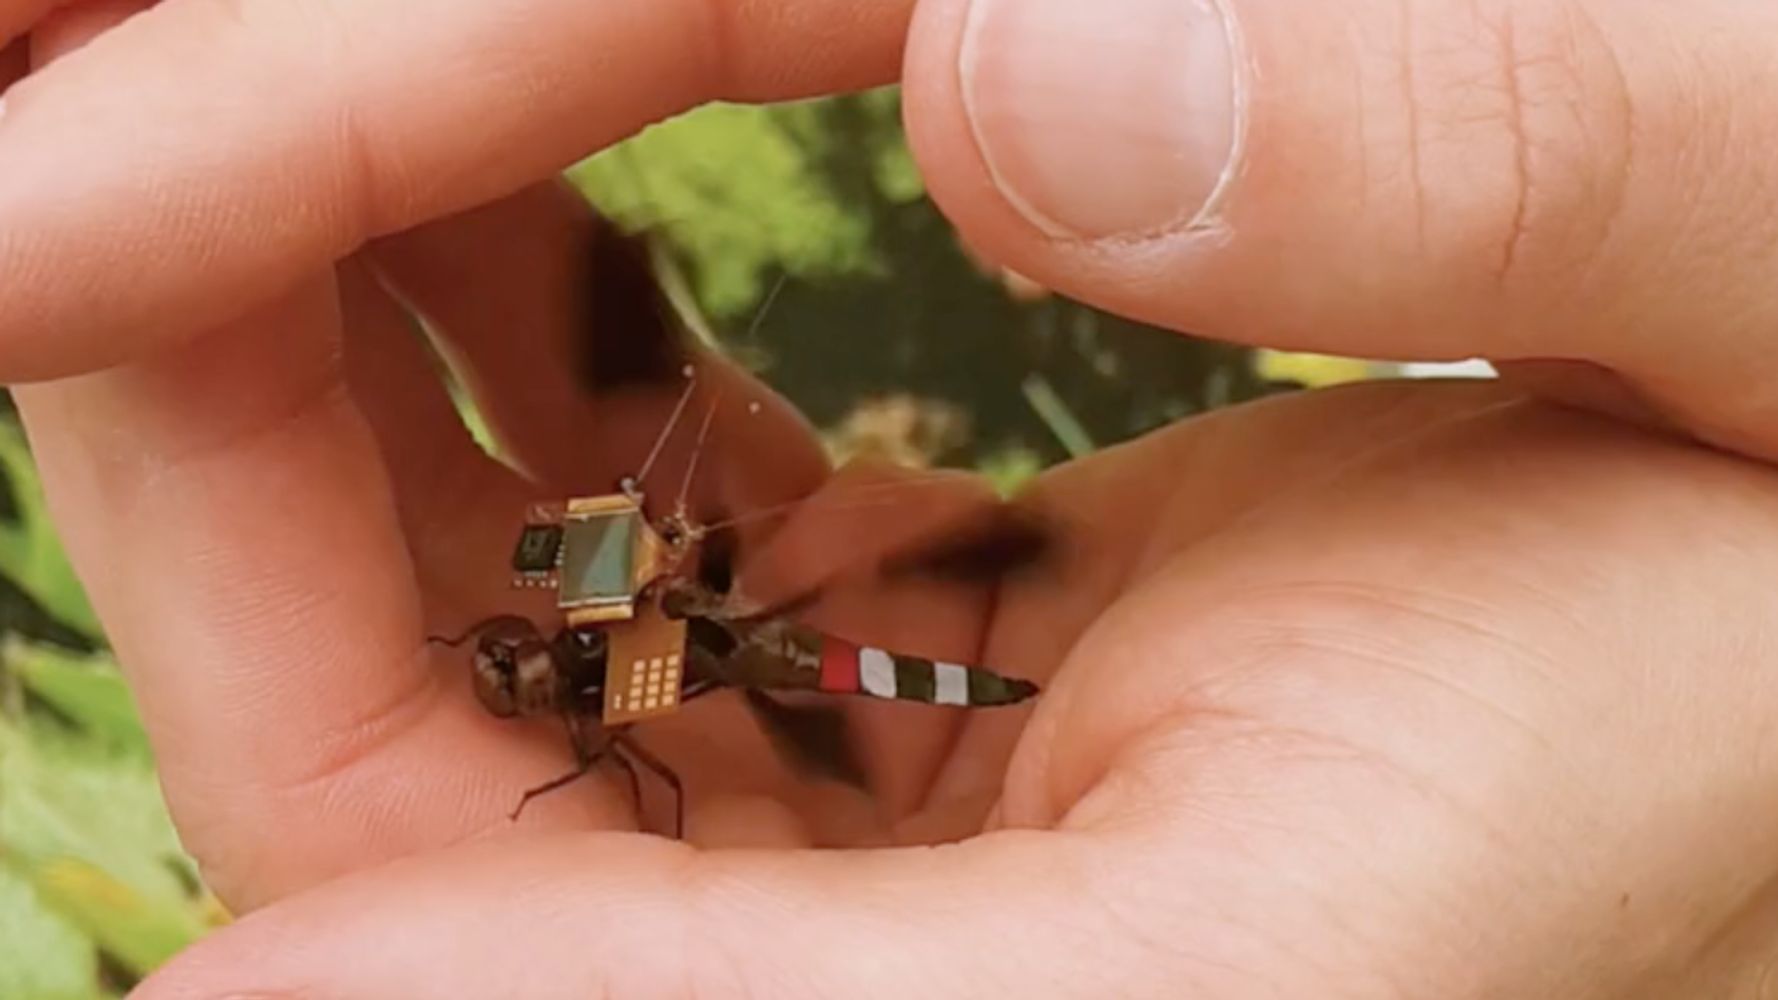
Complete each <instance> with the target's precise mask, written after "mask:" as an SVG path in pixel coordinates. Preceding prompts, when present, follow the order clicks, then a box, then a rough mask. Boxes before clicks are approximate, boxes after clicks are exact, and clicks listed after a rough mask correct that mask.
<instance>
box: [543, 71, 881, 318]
mask: <svg viewBox="0 0 1778 1000" xmlns="http://www.w3.org/2000/svg"><path fill="white" fill-rule="evenodd" d="M821 113H822V106H817V105H811V104H806V103H805V104H786V105H774V106H770V107H757V106H744V105H734V104H711V105H706V106H704V107H702V108H699V109H698V110H696V111H693V112H690V113H689V114H685V115H682V116H680V117H678V118H675V119H672V120H670V121H668V122H665V123H662V124H660V125H656V126H654V127H653V128H651V129H648V130H647V131H645V132H643V133H642V134H641V135H638V136H636V137H634V138H632V139H630V140H628V141H626V142H623V143H620V144H619V145H617V146H614V147H612V148H611V149H608V150H606V151H604V152H602V153H599V154H598V155H596V156H594V157H592V158H591V159H589V160H586V161H585V162H583V163H581V164H579V165H578V166H576V167H575V168H574V169H572V170H571V171H569V175H568V176H569V178H570V179H571V180H572V181H574V182H575V183H576V184H577V185H578V186H579V187H580V189H581V190H582V191H584V192H585V193H586V194H587V195H588V196H589V197H590V198H591V199H592V200H593V202H594V203H596V204H597V205H598V206H599V208H600V210H601V211H602V212H604V213H605V214H607V215H609V216H611V217H612V218H614V219H617V220H618V221H619V222H621V223H623V224H624V225H626V226H628V227H630V228H640V229H653V230H657V231H661V232H664V233H665V234H666V235H667V236H668V237H669V238H670V239H671V241H672V243H673V245H674V246H675V248H677V249H678V250H679V251H680V252H681V253H683V254H684V255H686V257H687V258H688V259H689V263H690V265H691V270H692V271H693V273H694V284H695V286H696V291H697V299H698V301H699V302H700V303H701V304H702V305H703V307H704V308H705V309H706V310H708V311H709V312H710V313H711V314H712V316H714V317H716V318H721V319H732V318H734V317H736V316H738V315H744V314H745V313H746V312H747V311H748V310H750V309H752V308H753V307H754V306H756V305H757V304H758V302H759V301H760V299H761V298H762V297H763V295H764V290H765V289H764V285H765V281H766V275H767V274H768V273H769V272H771V271H775V270H783V271H787V272H789V273H791V274H795V275H798V276H803V277H813V276H822V275H836V274H849V273H857V272H862V271H867V270H869V269H871V268H873V267H877V266H879V265H880V262H879V261H878V260H877V257H876V254H875V252H874V250H873V248H872V243H871V220H870V219H869V218H868V217H865V216H863V215H861V214H860V213H858V212H856V211H855V210H853V209H852V208H851V206H849V205H848V204H847V203H846V202H844V201H843V200H842V199H841V198H839V197H838V196H837V195H836V194H835V193H834V192H833V191H831V190H830V189H829V187H828V186H827V185H826V183H825V182H824V180H823V173H822V171H821V169H820V165H819V163H818V162H817V161H818V158H819V156H820V155H821V153H822V147H821V146H820V145H817V144H815V142H814V141H812V139H813V140H821V141H824V142H827V143H831V142H833V141H834V140H833V138H832V137H831V136H826V135H825V134H824V133H823V132H822V130H821V129H820V128H819V124H820V115H821Z"/></svg>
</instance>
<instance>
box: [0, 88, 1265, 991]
mask: <svg viewBox="0 0 1778 1000" xmlns="http://www.w3.org/2000/svg"><path fill="white" fill-rule="evenodd" d="M899 113H900V112H899V106H898V95H897V93H896V92H895V91H893V90H884V91H878V92H873V93H868V94H862V95H855V96H852V97H847V98H841V99H836V100H826V101H816V102H808V103H802V104H795V105H786V106H777V107H770V108H753V107H734V106H723V105H718V106H712V107H708V108H705V109H703V110H700V111H698V112H696V113H693V114H691V115H687V116H684V117H682V118H680V119H677V120H675V121H672V122H668V123H666V124H663V125H660V126H657V127H655V128H653V129H650V130H648V131H647V132H645V133H643V134H642V135H640V136H638V137H636V138H635V139H633V140H631V141H629V142H626V143H623V144H622V145H620V146H618V147H615V148H613V149H611V150H608V151H606V152H604V153H602V154H600V155H597V156H595V157H593V158H592V159H590V160H588V161H587V162H586V163H584V164H582V165H580V166H579V167H577V168H576V169H575V170H574V171H573V172H572V174H571V176H572V177H573V178H574V179H575V180H576V181H577V182H578V183H579V184H580V185H581V186H582V188H583V189H584V190H585V191H586V192H587V193H588V194H589V196H590V197H591V198H592V199H593V201H594V202H595V203H596V204H598V205H599V206H600V207H601V208H602V209H603V210H605V211H606V212H607V213H609V214H611V215H612V216H614V217H616V218H617V219H619V220H620V221H622V222H624V223H626V224H628V225H630V226H632V227H636V228H647V229H651V230H653V231H654V232H655V233H657V234H658V235H659V236H660V237H661V240H660V245H659V247H658V249H659V250H660V251H661V253H662V256H663V262H664V263H665V264H667V265H668V267H667V270H666V271H665V272H664V275H665V278H664V280H665V281H666V282H667V283H668V285H669V287H670V289H671V290H674V291H676V292H677V293H678V297H679V299H680V301H681V302H682V303H683V304H684V305H685V306H686V307H687V308H688V310H689V311H691V312H693V313H695V314H697V315H698V316H699V317H701V318H702V319H703V320H704V321H706V322H705V324H704V325H705V326H706V327H707V329H706V331H705V332H706V333H707V335H709V336H712V337H714V338H716V339H718V340H720V341H721V343H722V344H723V345H724V346H725V347H726V348H727V349H728V350H729V351H730V352H731V353H733V354H734V355H735V356H737V357H738V358H740V359H741V360H743V361H744V362H746V363H748V364H750V365H752V366H754V367H755V368H757V369H758V370H760V371H761V372H762V373H763V375H764V376H765V377H766V378H767V379H768V381H770V382H772V383H773V384H775V385H776V386H777V387H778V388H779V389H780V390H782V391H784V392H785V393H786V394H787V395H788V396H789V397H790V398H791V399H792V400H794V401H795V402H796V403H797V404H798V405H800V406H801V407H803V409H804V410H805V412H806V413H807V414H808V415H809V416H810V418H811V419H812V420H813V422H814V423H815V424H816V425H817V426H819V427H821V428H823V429H824V430H825V431H826V433H827V434H828V436H829V439H830V442H831V443H832V445H833V449H834V451H835V452H836V453H837V454H839V455H841V456H844V455H847V454H854V453H858V452H863V451H874V452H881V453H887V454H890V455H892V456H894V457H898V458H901V459H903V460H906V461H912V462H916V463H921V462H950V463H956V464H965V465H970V466H973V467H975V468H977V469H979V470H981V471H982V472H983V473H984V474H986V475H987V476H988V477H989V478H990V479H991V480H992V481H993V482H994V483H995V485H996V486H997V487H999V488H1000V489H1001V490H1002V491H1004V492H1008V493H1010V492H1013V491H1015V490H1016V489H1017V488H1018V487H1019V486H1020V485H1021V484H1022V483H1024V482H1026V481H1027V480H1029V479H1030V478H1031V477H1032V476H1034V475H1035V474H1037V473H1038V472H1039V471H1040V470H1041V469H1042V468H1043V467H1044V466H1045V465H1047V464H1050V463H1052V462H1054V461H1057V460H1060V459H1062V458H1065V457H1067V456H1069V455H1071V454H1078V453H1081V452H1083V451H1086V450H1090V449H1091V448H1093V447H1095V446H1102V445H1105V444H1108V443H1111V442H1114V441H1118V440H1122V439H1124V438H1127V437H1130V436H1133V435H1135V434H1138V433H1140V432H1142V431H1145V430H1147V429H1149V428H1152V427H1154V426H1157V425H1159V424H1161V423H1164V422H1167V421H1169V420H1172V419H1174V418H1177V417H1179V416H1182V415H1185V414H1188V413H1191V412H1194V411H1197V410H1201V409H1205V408H1208V407H1210V406H1214V405H1218V404H1221V403H1224V402H1228V401H1231V400H1234V399H1238V398H1243V397H1246V396H1251V395H1254V394H1256V393H1258V392H1261V391H1264V390H1265V389H1266V384H1265V383H1264V382H1263V381H1262V380H1261V378H1260V377H1258V376H1256V375H1255V374H1254V372H1253V370H1252V368H1251V366H1250V365H1249V364H1248V361H1247V357H1246V355H1245V353H1244V352H1242V351H1240V350H1237V349H1234V348H1230V347H1225V346H1221V345H1214V344H1207V343H1202V342H1197V341H1192V340H1188V339H1186V338H1182V337H1180V336H1178V335H1176V334H1172V333H1167V332H1162V331H1157V330H1153V329H1149V328H1147V327H1143V326H1141V325H1139V324H1135V323H1131V322H1128V321H1126V320H1122V319H1118V318H1116V317H1112V316H1108V315H1106V314H1103V313H1100V312H1097V311H1095V310H1092V309H1089V308H1086V307H1084V306H1081V305H1078V304H1076V303H1072V302H1068V301H1066V300H1063V299H1061V298H1059V297H1056V296H1053V295H1050V294H1048V293H1047V292H1045V291H1044V290H1042V289H1039V288H1035V287H1034V286H1031V285H1030V284H1029V283H1028V282H1025V281H1023V280H1022V279H1020V278H1019V277H1018V276H1016V275H1012V274H1009V273H1006V272H1004V271H1001V270H1000V269H998V268H996V267H994V266H993V265H991V264H988V263H985V262H983V261H980V260H978V259H977V258H976V257H975V256H974V255H972V254H971V253H970V252H969V251H968V250H967V248H965V247H964V246H963V245H962V244H961V243H959V241H958V239H957V236H956V234H955V232H954V231H953V230H952V229H951V227H950V225H949V224H948V223H947V222H946V221H945V219H944V218H943V216H942V215H940V214H939V213H938V211H937V210H936V209H935V208H934V207H933V206H932V204H931V203H930V202H929V201H927V200H926V198H925V197H924V192H923V190H922V186H921V183H920V178H919V175H918V174H917V172H916V171H915V169H914V166H913V161H912V159H911V157H910V156H909V154H908V151H907V148H906V146H905V145H904V143H903V141H902V136H901V130H900V125H899ZM768 303H769V308H767V306H768ZM218 919H220V912H219V910H218V908H217V907H216V905H215V903H214V901H213V900H211V899H210V898H209V897H208V896H207V895H206V894H205V893H204V892H203V890H202V889H201V886H200V885H199V882H198V879H197V876H196V871H195V868H194V866H193V865H192V863H191V861H190V860H189V859H188V858H186V857H185V855H184V854H183V853H182V852H181V851H180V848H179V845H178V841H177V839H176V837H175V835H174V833H173V829H172V826H171V823H170V822H169V820H168V817H167V815H166V812H165V809H164V807H163V805H162V803H161V799H160V796H159V793H158V788H157V786H156V783H155V779H154V772H153V766H152V761H151V758H150V754H149V749H148V744H147V741H146V738H145V737H144V735H143V732H142V728H141V725H140V723H139V722H138V720H137V717H136V714H135V711H134V708H133V705H132V702H131V700H130V695H129V693H128V691H127V690H126V688H125V687H124V685H123V682H122V680H121V678H120V677H119V675H118V672H117V670H116V668H115V666H114V664H113V663H112V662H111V660H110V659H109V657H108V656H107V655H106V653H105V652H104V650H103V638H102V635H101V633H100V629H99V624H98V621H97V619H96V618H95V617H94V614H93V611H92V608H91V607H90V606H89V605H88V603H87V601H86V599H85V597H84V595H83V594H82V592H81V588H80V586H79V584H78V582H77V581H76V579H75V577H74V575H73V573H72V571H71V570H70V569H69V566H68V562H67V560H66V558H65V557H64V555H63V553H62V549H61V547H60V546H59V544H58V543H57V541H56V537H55V534H54V532H53V531H52V529H51V526H50V524H49V522H48V520H47V518H46V515H45V511H44V501H43V496H42V492H41V490H40V488H39V486H38V480H37V476H36V473H35V471H34V470H33V468H32V465H31V462H30V456H29V453H28V449H27V446H26V442H25V437H24V434H23V432H22V431H21V429H20V427H19V425H18V422H17V418H16V416H14V415H12V414H11V413H10V411H8V412H7V413H4V414H0V998H4V1000H76V998H78V1000H89V998H96V997H105V996H115V995H117V994H118V993H119V992H120V991H121V990H123V989H125V988H127V987H128V986H129V985H130V984H132V983H133V982H135V981H136V980H137V979H138V978H139V977H141V976H142V975H143V974H145V973H146V972H147V971H149V970H151V969H152V968H154V967H155V966H156V965H157V964H158V963H160V962H161V961H163V960H164V959H165V958H166V957H167V956H169V955H170V954H172V953H173V952H175V951H177V950H178V949H179V948H181V947H183V946H184V945H185V944H187V943H189V942H190V941H192V940H193V939H195V938H196V937H197V936H198V935H200V934H201V933H203V932H204V930H205V929H206V928H207V927H208V926H210V925H211V924H213V923H214V922H216V921H217V920H218Z"/></svg>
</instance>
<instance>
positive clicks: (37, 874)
mask: <svg viewBox="0 0 1778 1000" xmlns="http://www.w3.org/2000/svg"><path fill="white" fill-rule="evenodd" d="M31 881H32V884H33V885H34V886H35V887H36V889H37V894H38V895H39V896H40V897H42V898H43V899H44V900H45V901H46V902H47V903H48V904H49V905H50V906H51V907H53V908H54V909H55V910H56V911H57V912H58V913H61V914H62V915H64V916H65V917H67V918H68V919H69V920H70V921H71V922H72V923H73V924H74V925H75V926H77V927H79V928H80V929H82V930H84V931H85V932H86V933H87V934H88V935H90V936H91V937H92V939H93V941H94V942H96V943H97V944H98V946H99V948H100V949H101V950H102V951H103V952H104V953H105V954H106V955H108V956H110V958H111V959H112V961H114V962H116V963H117V964H118V965H119V966H121V967H123V968H124V969H126V970H128V971H129V972H130V973H131V974H133V975H135V976H137V977H142V976H146V975H148V974H149V973H150V972H153V971H154V970H155V969H157V968H159V967H160V966H161V964H162V963H164V962H165V961H166V960H167V959H169V958H172V957H173V956H174V955H176V954H178V953H179V951H180V950H181V949H183V948H184V947H185V946H186V945H188V944H190V943H191V942H193V941H195V940H197V938H198V936H199V935H200V934H202V933H203V926H202V924H201V923H200V922H199V920H198V918H197V915H196V913H195V912H194V911H193V909H192V907H191V905H190V904H189V903H187V902H186V901H184V900H167V899H160V898H156V897H154V896H151V895H149V894H147V893H144V892H142V891H140V890H138V889H137V888H136V887H135V886H132V885H129V884H128V883H125V882H123V881H122V880H120V879H117V878H115V877H113V876H112V875H111V873H109V872H107V871H105V870H104V869H102V868H99V867H98V866H96V865H93V864H90V863H88V862H86V861H83V860H81V859H79V858H55V859H52V860H49V861H46V862H44V863H42V864H40V865H38V866H37V867H36V868H35V869H34V870H33V871H32V873H31Z"/></svg>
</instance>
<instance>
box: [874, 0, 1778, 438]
mask: <svg viewBox="0 0 1778 1000" xmlns="http://www.w3.org/2000/svg"><path fill="white" fill-rule="evenodd" d="M1775 32H1778V7H1774V6H1772V5H1770V4H1747V3H1736V2H1732V0H1703V2H1700V3H1688V4H1661V3H1610V4H1607V3H1589V2H1583V0H1484V2H1478V3H1427V2H1408V3H1402V2H1398V0H1387V2H1385V0H1359V2H1355V3H1340V4H1330V3H1322V2H1318V0H1294V2H1293V0H1283V2H1274V0H1264V2H1262V0H1101V2H1097V3H1080V2H1078V0H928V2H926V3H924V4H922V5H921V7H920V10H919V14H918V16H917V19H916V23H915V26H914V32H913V36H912V39H911V42H910V47H909V51H908V56H907V67H906V74H905V75H906V99H907V114H908V124H909V131H910V134H911V137H912V140H913V143H914V146H915V150H916V153H917V155H918V156H919V158H920V160H921V163H922V167H923V169H924V170H925V172H926V175H927V177H928V179H929V183H930V186H931V189H932V193H933V195H934V197H935V198H936V199H937V200H938V201H939V202H940V204H941V205H942V206H943V207H944V208H945V210H946V212H947V213H948V214H950V215H951V216H952V218H953V219H954V220H955V221H956V222H957V224H958V225H959V227H960V228H961V229H962V231H963V233H964V234H965V236H966V237H967V239H968V240H969V242H970V243H971V244H972V245H973V246H975V247H976V248H978V249H979V250H981V251H982V252H983V253H985V254H987V255H989V256H991V257H994V258H996V259H997V260H998V262H999V263H1001V264H1003V265H1005V266H1008V267H1010V268H1012V269H1014V270H1016V271H1018V272H1020V273H1022V274H1024V275H1026V276H1028V277H1030V278H1032V279H1034V280H1037V281H1039V282H1041V283H1043V284H1045V285H1047V286H1049V287H1051V288H1054V289H1056V290H1058V291H1061V292H1064V293H1066V294H1069V295H1071V296H1074V297H1077V298H1081V299H1085V300H1088V301H1091V302H1093V303H1095V304H1097V305H1100V306H1103V307H1105V308H1107V309H1111V310H1114V311H1117V312H1121V313H1125V314H1128V315H1131V316H1134V317H1137V318H1140V319H1144V320H1147V321H1150V322H1154V323H1157V324H1160V325H1164V326H1170V327H1173V328H1175V329H1180V330H1187V331H1191V332H1194V333H1199V334H1203V335H1207V336H1213V337H1218V338H1221V339H1227V340H1238V341H1243V342H1249V343H1263V344H1267V345H1270V346H1277V347H1285V348H1295V349H1307V350H1324V351H1330V352H1334V353H1341V354H1349V355H1359V356H1370V357H1385V358H1404V359H1405V358H1418V359H1456V358H1464V357H1473V356H1484V357H1489V358H1493V359H1500V360H1527V359H1537V360H1541V359H1560V360H1572V361H1588V362H1594V363H1598V364H1600V365H1603V366H1605V367H1607V368H1609V369H1610V370H1612V371H1614V372H1615V373H1617V374H1618V375H1619V376H1622V377H1624V378H1625V379H1626V380H1628V381H1629V382H1630V383H1631V388H1632V389H1633V390H1634V392H1635V393H1636V394H1637V395H1639V396H1643V397H1647V398H1648V400H1649V401H1650V402H1652V403H1653V404H1654V405H1655V406H1656V407H1657V408H1659V409H1660V410H1661V411H1662V412H1663V413H1664V414H1665V415H1666V416H1667V417H1669V418H1670V419H1675V420H1677V421H1678V422H1680V423H1682V424H1684V425H1685V426H1687V427H1688V428H1690V429H1691V430H1693V431H1695V432H1698V433H1700V434H1701V435H1702V436H1704V437H1706V438H1709V439H1711V440H1713V441H1715V442H1717V443H1720V444H1725V445H1729V446H1731V447H1739V448H1743V449H1745V450H1749V451H1754V452H1757V453H1761V454H1763V455H1765V456H1767V457H1775V456H1778V419H1774V417H1773V415H1772V413H1771V410H1772V406H1771V403H1770V400H1769V398H1767V396H1768V395H1769V394H1763V393H1762V392H1761V391H1760V386H1761V384H1762V382H1763V381H1764V380H1762V379H1761V378H1759V376H1760V375H1761V374H1763V373H1766V372H1767V370H1768V369H1771V368H1772V367H1774V366H1775V365H1778V361H1774V360H1773V358H1772V356H1771V354H1770V351H1769V350H1767V349H1766V348H1765V343H1766V340H1767V336H1766V331H1768V330H1770V329H1771V328H1772V327H1773V324H1774V322H1775V321H1778V298H1774V297H1773V296H1771V295H1770V294H1769V293H1768V289H1769V288H1770V287H1771V282H1772V279H1773V277H1774V275H1775V273H1778V238H1775V237H1778V188H1774V187H1773V185H1772V184H1771V183H1770V172H1769V166H1768V165H1769V163H1770V162H1771V158H1772V155H1773V153H1774V152H1778V150H1775V149H1774V147H1775V146H1778V135H1775V134H1774V133H1773V132H1772V131H1771V130H1770V129H1769V128H1767V127H1766V123H1769V122H1770V121H1771V120H1772V119H1773V117H1774V115H1778V63H1775V62H1774V61H1773V60H1772V59H1771V58H1770V55H1769V46H1768V44H1767V40H1769V39H1770V38H1771V37H1773V35H1774V33H1775ZM1679 345H1683V346H1684V352H1683V354H1681V352H1678V351H1676V350H1675V348H1676V347H1678V346H1679ZM1676 355H1678V356H1676Z"/></svg>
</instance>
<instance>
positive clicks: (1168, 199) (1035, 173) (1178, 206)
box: [961, 0, 1244, 239]
mask: <svg viewBox="0 0 1778 1000" xmlns="http://www.w3.org/2000/svg"><path fill="white" fill-rule="evenodd" d="M1237 38H1238V36H1237V34H1236V32H1235V30H1234V25H1233V23H1232V22H1231V21H1230V20H1229V18H1228V14H1227V11H1226V10H1225V9H1224V6H1223V2H1222V0H975V2H974V4H973V5H972V7H971V8H970V11H969V21H968V24H967V25H966V27H965V29H964V38H963V48H962V56H961V58H962V72H961V79H962V86H963V103H964V107H965V111H966V113H967V114H968V116H969V119H970V124H971V127H972V128H973V129H974V131H975V137H976V142H977V143H978V145H979V146H980V149H981V152H982V155H983V157H984V158H985V159H986V161H987V165H988V169H989V171H990V172H991V173H992V174H993V177H994V181H995V183H996V184H997V185H998V186H999V188H1000V191H1001V193H1002V194H1003V195H1004V196H1005V198H1006V199H1007V201H1008V202H1010V203H1011V204H1012V205H1013V207H1015V208H1016V209H1018V210H1019V211H1020V212H1021V213H1023V214H1024V215H1025V217H1026V218H1028V219H1029V220H1030V221H1031V222H1032V223H1033V224H1034V225H1036V226H1038V227H1039V228H1041V229H1043V230H1044V231H1045V232H1047V233H1049V234H1050V235H1052V236H1058V237H1065V238H1077V239H1079V238H1085V239H1093V238H1103V237H1111V236H1131V237H1134V236H1141V235H1150V234H1154V233H1158V232H1163V231H1168V230H1175V229H1180V228H1191V227H1193V226H1199V225H1207V224H1210V223H1213V222H1214V219H1215V214H1216V210H1217V208H1218V204H1219V202H1220V200H1221V195H1222V192H1223V189H1225V188H1226V187H1227V185H1228V182H1229V179H1230V178H1232V177H1233V175H1234V168H1235V166H1236V164H1237V162H1238V160H1239V152H1240V138H1241V123H1242V117H1243V116H1242V113H1241V107H1240V104H1241V101H1242V99H1243V97H1244V93H1243V91H1244V88H1242V87H1241V86H1239V84H1238V82H1237V74H1238V73H1239V72H1240V64H1239V60H1238V58H1237V52H1238V49H1239V46H1238V43H1237Z"/></svg>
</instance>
